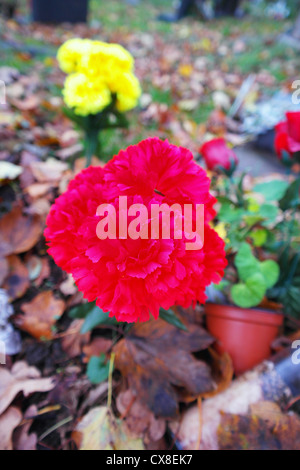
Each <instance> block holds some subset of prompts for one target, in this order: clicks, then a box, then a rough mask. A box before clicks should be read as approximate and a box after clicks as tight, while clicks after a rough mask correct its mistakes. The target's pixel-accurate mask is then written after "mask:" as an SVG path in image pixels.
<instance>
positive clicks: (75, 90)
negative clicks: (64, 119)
mask: <svg viewBox="0 0 300 470" xmlns="http://www.w3.org/2000/svg"><path fill="white" fill-rule="evenodd" d="M57 59H58V62H59V66H60V68H61V69H62V70H63V71H64V72H65V73H67V74H69V76H68V77H67V79H66V81H65V86H64V90H63V96H64V100H65V102H66V104H67V106H69V107H70V108H73V109H74V111H75V113H76V114H79V115H81V116H87V115H89V114H97V113H99V112H100V111H102V110H103V109H104V108H106V106H108V105H109V104H110V103H111V102H112V96H113V95H115V96H116V108H117V110H118V111H120V112H125V111H128V110H130V109H132V108H134V107H135V106H136V105H137V103H138V99H139V97H140V95H141V88H140V84H139V81H138V79H137V78H136V76H135V75H134V73H133V67H134V60H133V57H132V56H131V54H130V53H129V52H128V51H127V50H126V49H124V48H123V47H122V46H120V45H119V44H107V43H104V42H100V41H92V40H90V39H70V40H69V41H67V42H65V43H64V44H63V45H62V46H61V47H60V49H59V50H58V54H57Z"/></svg>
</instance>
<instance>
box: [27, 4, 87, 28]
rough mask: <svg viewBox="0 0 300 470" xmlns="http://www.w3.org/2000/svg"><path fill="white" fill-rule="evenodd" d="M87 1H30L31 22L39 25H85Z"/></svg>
mask: <svg viewBox="0 0 300 470" xmlns="http://www.w3.org/2000/svg"><path fill="white" fill-rule="evenodd" d="M88 3H89V0H63V1H61V0H51V2H49V1H47V0H32V18H33V21H39V22H41V23H65V22H66V23H85V22H86V20H87V14H88Z"/></svg>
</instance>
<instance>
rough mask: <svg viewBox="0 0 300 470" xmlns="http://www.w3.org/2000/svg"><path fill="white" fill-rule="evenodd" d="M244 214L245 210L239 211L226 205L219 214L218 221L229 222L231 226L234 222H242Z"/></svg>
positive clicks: (223, 205)
mask: <svg viewBox="0 0 300 470" xmlns="http://www.w3.org/2000/svg"><path fill="white" fill-rule="evenodd" d="M244 213H245V211H244V209H237V208H236V207H234V206H233V205H231V204H227V203H224V204H222V206H221V209H220V210H219V212H218V219H219V220H220V222H227V223H229V224H231V223H232V222H236V221H240V220H242V217H243V215H244Z"/></svg>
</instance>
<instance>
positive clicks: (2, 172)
mask: <svg viewBox="0 0 300 470" xmlns="http://www.w3.org/2000/svg"><path fill="white" fill-rule="evenodd" d="M22 171H23V168H22V167H21V166H17V165H14V164H13V163H9V162H0V181H1V180H6V179H8V180H14V179H15V178H17V177H18V176H20V174H21V173H22Z"/></svg>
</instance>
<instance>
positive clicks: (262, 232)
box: [249, 228, 268, 246]
mask: <svg viewBox="0 0 300 470" xmlns="http://www.w3.org/2000/svg"><path fill="white" fill-rule="evenodd" d="M249 236H250V237H251V238H252V240H253V243H254V246H262V245H264V243H266V241H267V237H268V232H267V230H266V229H263V228H258V229H257V230H253V231H252V232H251V233H250V235H249Z"/></svg>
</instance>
